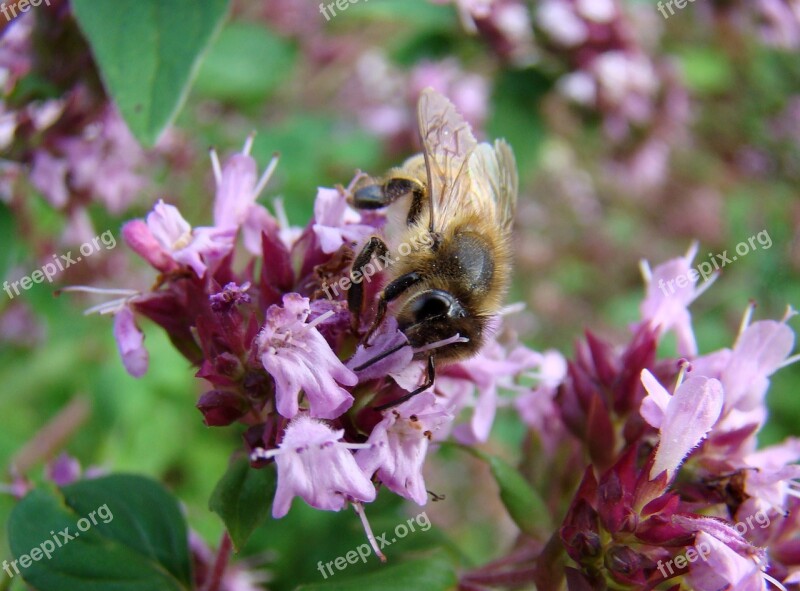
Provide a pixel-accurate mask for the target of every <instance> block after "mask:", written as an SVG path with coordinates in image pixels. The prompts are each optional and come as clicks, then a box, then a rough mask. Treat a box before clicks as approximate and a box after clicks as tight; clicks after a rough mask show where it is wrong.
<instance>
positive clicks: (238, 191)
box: [211, 135, 278, 230]
mask: <svg viewBox="0 0 800 591" xmlns="http://www.w3.org/2000/svg"><path fill="white" fill-rule="evenodd" d="M252 146H253V136H252V135H251V136H249V137H248V138H247V141H245V144H244V147H243V148H242V151H241V153H238V154H234V155H233V156H231V157H230V158H229V159H228V160H227V161H226V162H225V166H222V167H220V164H219V158H218V156H217V153H216V152H215V151H213V150H212V151H211V163H212V166H213V169H214V179H215V181H216V183H217V195H216V198H215V200H214V226H215V227H216V228H219V229H237V230H238V229H239V228H240V227H241V226H242V224H244V223H245V220H246V219H247V217H248V216H249V213H250V210H251V208H253V207H255V202H256V199H257V198H258V195H259V194H260V193H261V191H262V190H263V189H264V187H265V186H266V185H267V183H268V182H269V179H270V178H271V177H272V173H273V172H274V171H275V167H276V166H277V164H278V158H277V157H273V158H272V160H271V161H270V163H269V165H268V166H267V168H266V170H265V171H264V173H263V174H262V175H261V178H257V177H256V168H257V167H256V161H255V159H254V158H253V157H252V156H250V150H251V148H252Z"/></svg>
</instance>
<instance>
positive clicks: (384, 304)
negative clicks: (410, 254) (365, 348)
mask: <svg viewBox="0 0 800 591" xmlns="http://www.w3.org/2000/svg"><path fill="white" fill-rule="evenodd" d="M420 281H422V274H420V273H418V272H417V271H411V272H410V273H406V274H405V275H400V277H398V278H397V279H395V280H394V281H392V282H391V283H389V285H387V286H386V287H384V288H383V291H382V292H381V295H380V298H379V299H378V310H377V311H376V312H375V318H374V319H373V321H372V326H370V328H369V330H368V331H367V335H366V336H365V337H364V342H365V343H368V342H369V338H370V337H371V336H372V333H373V332H375V329H376V328H378V327H379V326H380V325H381V322H383V318H384V316H386V309H387V308H388V306H389V302H391V301H392V300H395V299H397V298H398V297H400V296H401V295H403V293H405V291H406V290H407V289H408V288H410V287H411V286H412V285H415V284H417V283H419V282H420Z"/></svg>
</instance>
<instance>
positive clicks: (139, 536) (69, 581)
mask: <svg viewBox="0 0 800 591" xmlns="http://www.w3.org/2000/svg"><path fill="white" fill-rule="evenodd" d="M61 532H64V535H62V533H61ZM70 536H72V538H71V539H70ZM8 537H9V541H10V545H11V550H12V552H13V554H14V557H15V559H16V560H17V562H18V563H19V566H18V568H19V569H20V571H21V575H22V577H23V578H24V579H25V580H26V581H27V582H28V583H30V584H31V586H33V587H35V588H36V589H38V590H39V591H65V590H68V589H81V591H131V590H132V589H135V591H186V590H189V589H191V588H192V574H191V563H190V560H189V547H188V534H187V530H186V523H185V521H184V519H183V516H182V514H181V512H180V508H179V507H178V503H177V501H176V500H175V498H174V497H173V496H171V495H170V494H169V493H168V492H167V491H166V490H165V489H164V488H163V487H162V486H161V485H160V484H158V483H157V482H154V481H152V480H149V479H147V478H142V477H139V476H132V475H112V476H106V477H103V478H97V479H94V480H83V481H80V482H78V483H76V484H72V485H70V486H67V487H64V488H63V489H62V490H61V491H60V492H58V491H47V490H43V489H37V490H34V491H32V492H31V493H29V494H28V495H27V496H26V497H25V498H23V499H22V501H21V502H20V503H19V504H18V505H17V506H16V507H15V508H14V510H13V511H12V513H11V517H10V518H9V522H8ZM48 554H49V559H48V556H47V555H48ZM35 556H37V557H38V560H37V561H32V559H33V558H34V557H35ZM29 561H30V565H29V566H27V567H25V563H27V562H29Z"/></svg>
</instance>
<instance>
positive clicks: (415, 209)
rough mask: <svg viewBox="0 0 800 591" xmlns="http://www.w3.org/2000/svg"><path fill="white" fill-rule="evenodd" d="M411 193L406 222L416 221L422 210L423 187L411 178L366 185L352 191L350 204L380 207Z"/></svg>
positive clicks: (366, 207)
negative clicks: (411, 198) (411, 197)
mask: <svg viewBox="0 0 800 591" xmlns="http://www.w3.org/2000/svg"><path fill="white" fill-rule="evenodd" d="M409 193H412V194H413V195H414V198H413V200H412V202H411V208H410V209H409V212H408V223H409V224H411V223H413V222H414V221H416V218H418V217H419V214H420V212H421V211H422V199H423V197H424V195H425V189H424V188H423V186H422V185H421V184H419V183H418V182H417V181H414V180H412V179H406V178H393V179H389V180H387V181H386V182H385V183H384V184H383V185H367V186H365V187H361V188H360V189H357V190H356V191H354V192H353V197H352V200H351V201H352V205H353V207H356V208H358V209H380V208H382V207H386V206H387V205H390V204H392V203H393V202H394V201H397V200H398V199H399V198H400V197H404V196H406V195H408V194H409Z"/></svg>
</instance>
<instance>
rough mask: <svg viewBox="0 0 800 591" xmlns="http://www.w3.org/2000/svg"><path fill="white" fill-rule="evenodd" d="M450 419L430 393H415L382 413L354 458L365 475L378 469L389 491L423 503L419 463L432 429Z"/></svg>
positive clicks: (425, 495) (424, 453) (423, 485)
mask: <svg viewBox="0 0 800 591" xmlns="http://www.w3.org/2000/svg"><path fill="white" fill-rule="evenodd" d="M452 418H453V416H452V415H451V414H450V413H449V412H448V410H447V409H446V408H445V407H444V406H443V405H442V404H441V403H439V402H438V401H437V399H436V396H435V395H434V394H433V392H430V391H428V392H423V393H422V394H418V395H417V396H415V397H414V398H412V399H411V400H409V401H407V402H405V403H403V404H401V405H399V406H397V407H395V408H393V409H389V410H386V411H384V412H383V420H382V421H381V422H380V423H378V424H377V425H376V426H375V427H374V428H373V429H372V433H371V434H370V436H369V439H367V444H368V445H369V446H370V447H369V448H367V449H361V450H359V451H358V452H356V461H357V462H358V465H359V467H360V468H361V469H362V470H363V471H364V473H365V474H373V473H375V471H377V473H378V478H380V480H381V482H383V484H385V485H386V487H387V488H388V489H389V490H391V491H392V492H395V493H397V494H398V495H400V496H402V497H405V498H407V499H410V500H412V501H414V502H415V503H417V504H419V505H424V504H425V503H426V501H427V499H428V495H427V492H426V490H425V480H424V478H423V476H422V466H423V464H424V463H425V455H426V453H427V451H428V443H429V441H430V439H431V437H432V435H433V432H434V431H436V430H437V429H439V427H441V426H442V425H443V424H444V423H447V422H449V421H451V420H452Z"/></svg>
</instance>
